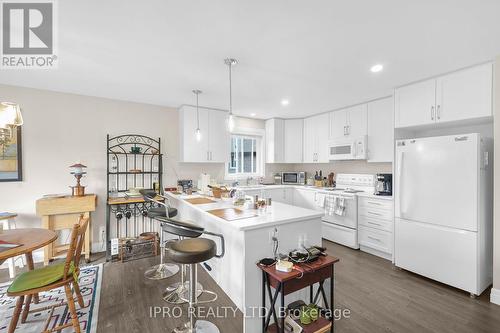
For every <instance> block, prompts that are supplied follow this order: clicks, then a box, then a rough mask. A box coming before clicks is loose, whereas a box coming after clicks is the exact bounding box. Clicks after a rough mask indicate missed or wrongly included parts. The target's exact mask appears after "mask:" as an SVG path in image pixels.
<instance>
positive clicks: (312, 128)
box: [303, 113, 330, 163]
mask: <svg viewBox="0 0 500 333" xmlns="http://www.w3.org/2000/svg"><path fill="white" fill-rule="evenodd" d="M329 122H330V115H329V114H328V113H323V114H320V115H317V116H313V117H309V118H305V119H304V140H303V141H304V163H328V161H329V155H328V141H329V131H330V130H329Z"/></svg>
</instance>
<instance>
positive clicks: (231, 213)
mask: <svg viewBox="0 0 500 333" xmlns="http://www.w3.org/2000/svg"><path fill="white" fill-rule="evenodd" d="M208 213H210V214H212V215H215V216H217V217H220V218H221V219H224V220H226V221H235V220H241V219H247V218H251V217H256V216H257V214H256V213H255V212H254V211H251V210H250V211H249V210H241V209H237V208H221V209H212V210H209V211H208Z"/></svg>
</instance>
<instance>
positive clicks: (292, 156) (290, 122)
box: [284, 119, 304, 163]
mask: <svg viewBox="0 0 500 333" xmlns="http://www.w3.org/2000/svg"><path fill="white" fill-rule="evenodd" d="M284 127H285V131H284V132H285V134H284V145H285V149H284V150H285V152H284V155H285V158H284V159H285V161H284V162H285V163H302V159H303V152H302V149H303V145H304V143H303V136H304V120H303V119H287V120H285V126H284Z"/></svg>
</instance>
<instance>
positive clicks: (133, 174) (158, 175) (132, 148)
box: [106, 134, 163, 261]
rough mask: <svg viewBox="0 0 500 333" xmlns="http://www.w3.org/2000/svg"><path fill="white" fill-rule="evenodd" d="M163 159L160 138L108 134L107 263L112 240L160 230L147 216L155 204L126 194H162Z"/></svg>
mask: <svg viewBox="0 0 500 333" xmlns="http://www.w3.org/2000/svg"><path fill="white" fill-rule="evenodd" d="M162 158H163V155H162V154H161V142H160V138H158V139H153V138H151V137H148V136H144V135H139V134H125V135H119V136H114V137H111V136H110V135H109V134H108V135H107V177H106V181H107V194H108V197H107V205H106V260H108V261H109V260H111V258H112V256H111V240H112V239H113V238H118V239H120V238H136V237H138V236H139V235H140V234H141V233H143V232H152V231H154V232H156V231H158V230H157V226H156V225H155V224H154V223H153V222H152V221H151V219H150V218H148V217H147V214H146V212H147V210H148V209H149V208H151V207H152V206H153V205H154V204H153V203H151V202H146V201H144V199H143V198H142V197H135V196H129V195H127V193H128V192H129V190H130V189H131V188H137V187H142V188H145V189H156V190H157V191H159V192H161V189H162V175H163V164H162ZM129 194H130V193H129ZM112 221H113V222H114V224H113V227H112V223H111V222H112Z"/></svg>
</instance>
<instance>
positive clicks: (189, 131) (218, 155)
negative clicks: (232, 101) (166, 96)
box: [179, 106, 229, 163]
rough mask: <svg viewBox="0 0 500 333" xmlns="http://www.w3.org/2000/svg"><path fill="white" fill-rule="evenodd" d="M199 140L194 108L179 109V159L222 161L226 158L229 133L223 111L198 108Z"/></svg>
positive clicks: (187, 160)
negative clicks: (198, 138) (197, 138)
mask: <svg viewBox="0 0 500 333" xmlns="http://www.w3.org/2000/svg"><path fill="white" fill-rule="evenodd" d="M199 110H200V111H199V115H200V120H199V124H200V130H201V140H200V141H197V140H196V135H195V132H196V128H197V127H198V121H197V114H196V108H195V107H191V106H182V107H181V108H180V109H179V134H180V161H181V162H195V163H207V162H208V163H224V162H226V161H227V159H228V151H229V150H228V147H229V134H228V131H227V129H226V116H227V113H226V112H224V111H217V110H210V109H204V108H200V109H199Z"/></svg>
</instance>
